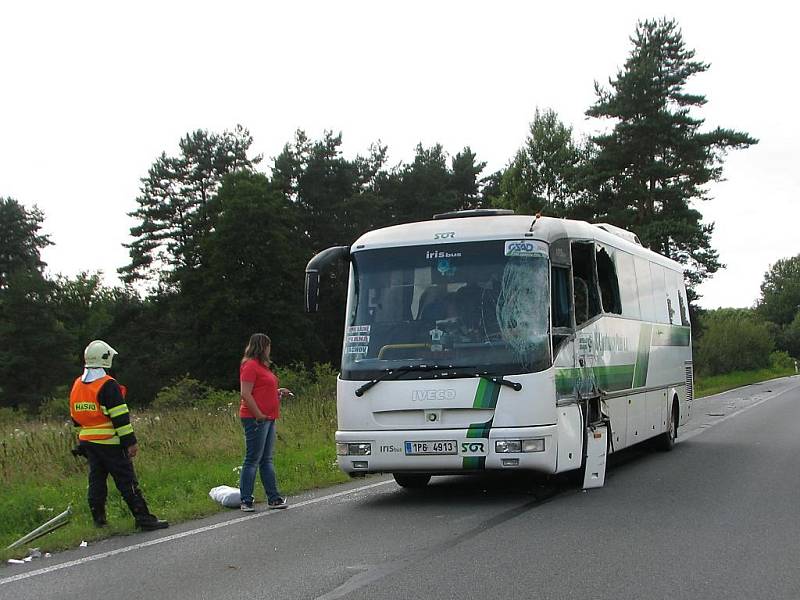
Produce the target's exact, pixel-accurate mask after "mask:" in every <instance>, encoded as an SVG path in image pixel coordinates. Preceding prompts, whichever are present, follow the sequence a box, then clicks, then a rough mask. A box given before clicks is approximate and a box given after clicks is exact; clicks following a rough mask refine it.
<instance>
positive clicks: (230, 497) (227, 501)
mask: <svg viewBox="0 0 800 600" xmlns="http://www.w3.org/2000/svg"><path fill="white" fill-rule="evenodd" d="M208 495H209V496H211V499H212V500H216V501H217V502H219V503H220V504H222V506H226V507H228V508H239V505H240V504H241V502H242V495H241V493H240V492H239V488H235V487H231V486H229V485H218V486H217V487H214V488H211V491H210V492H208Z"/></svg>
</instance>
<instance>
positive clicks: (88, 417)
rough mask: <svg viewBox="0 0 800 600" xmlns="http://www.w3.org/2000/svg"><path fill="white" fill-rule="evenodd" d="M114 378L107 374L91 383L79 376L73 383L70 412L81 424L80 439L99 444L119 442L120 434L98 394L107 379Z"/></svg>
mask: <svg viewBox="0 0 800 600" xmlns="http://www.w3.org/2000/svg"><path fill="white" fill-rule="evenodd" d="M110 379H113V377H111V376H109V375H105V376H103V377H101V378H100V379H95V380H94V381H92V382H91V383H83V382H82V381H81V378H80V377H78V378H77V379H76V380H75V383H73V384H72V392H70V395H69V413H70V415H72V418H73V419H74V420H75V422H76V423H77V424H78V425H79V426H80V431H79V432H78V439H79V440H81V441H86V442H94V443H97V444H119V436H118V435H117V432H116V430H115V429H114V424H113V423H112V422H111V418H110V417H109V416H108V410H106V408H105V407H104V406H103V405H101V404H100V400H99V399H98V395H99V394H100V388H102V387H103V385H105V383H106V381H108V380H110Z"/></svg>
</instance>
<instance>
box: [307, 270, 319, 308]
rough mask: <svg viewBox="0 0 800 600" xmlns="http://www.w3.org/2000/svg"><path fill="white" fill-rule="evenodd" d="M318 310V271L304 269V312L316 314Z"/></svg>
mask: <svg viewBox="0 0 800 600" xmlns="http://www.w3.org/2000/svg"><path fill="white" fill-rule="evenodd" d="M318 309H319V271H309V270H308V269H306V312H307V313H312V312H317V310H318Z"/></svg>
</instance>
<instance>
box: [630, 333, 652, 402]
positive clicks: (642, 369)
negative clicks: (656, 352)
mask: <svg viewBox="0 0 800 600" xmlns="http://www.w3.org/2000/svg"><path fill="white" fill-rule="evenodd" d="M652 333H653V326H652V325H650V324H649V323H643V324H642V328H641V329H640V330H639V348H638V351H637V353H636V366H635V367H634V371H633V387H635V388H637V387H644V385H645V384H646V383H647V366H648V364H649V362H650V338H651V337H652Z"/></svg>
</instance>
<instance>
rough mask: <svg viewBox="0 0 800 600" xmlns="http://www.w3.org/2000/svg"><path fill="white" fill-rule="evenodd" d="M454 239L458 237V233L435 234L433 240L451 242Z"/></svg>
mask: <svg viewBox="0 0 800 600" xmlns="http://www.w3.org/2000/svg"><path fill="white" fill-rule="evenodd" d="M454 237H456V232H455V231H442V232H439V233H434V234H433V239H435V240H448V239H450V240H451V239H453V238H454Z"/></svg>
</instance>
